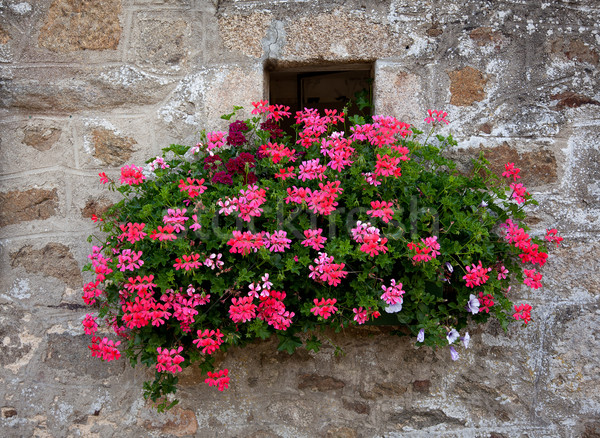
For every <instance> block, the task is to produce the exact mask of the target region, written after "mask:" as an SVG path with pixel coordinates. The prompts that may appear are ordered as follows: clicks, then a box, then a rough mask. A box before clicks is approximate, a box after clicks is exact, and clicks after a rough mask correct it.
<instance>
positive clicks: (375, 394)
mask: <svg viewBox="0 0 600 438" xmlns="http://www.w3.org/2000/svg"><path fill="white" fill-rule="evenodd" d="M407 390H408V388H407V387H406V386H404V385H401V384H398V383H376V384H375V385H374V386H373V388H371V389H369V390H365V391H361V392H360V396H361V397H362V398H364V399H367V400H376V399H378V398H380V397H397V396H401V395H402V394H404V393H405V392H406V391H407Z"/></svg>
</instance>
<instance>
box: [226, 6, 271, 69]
mask: <svg viewBox="0 0 600 438" xmlns="http://www.w3.org/2000/svg"><path fill="white" fill-rule="evenodd" d="M272 20H273V15H272V14H270V13H266V12H252V13H251V14H248V15H241V14H234V15H224V16H221V17H219V21H218V23H219V35H220V36H221V39H222V40H223V45H224V46H225V47H227V48H228V49H229V50H232V51H239V52H242V53H243V54H244V55H246V56H252V57H254V58H260V57H261V55H262V54H263V47H262V40H263V38H264V37H265V36H266V34H267V29H268V28H269V26H270V25H271V21H272ZM240 29H252V32H240V31H239V30H240Z"/></svg>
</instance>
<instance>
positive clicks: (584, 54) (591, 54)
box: [550, 38, 600, 65]
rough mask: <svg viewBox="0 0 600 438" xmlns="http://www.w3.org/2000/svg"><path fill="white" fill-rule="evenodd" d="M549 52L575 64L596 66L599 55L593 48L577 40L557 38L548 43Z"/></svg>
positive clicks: (599, 59) (599, 58)
mask: <svg viewBox="0 0 600 438" xmlns="http://www.w3.org/2000/svg"><path fill="white" fill-rule="evenodd" d="M550 52H551V53H554V54H560V55H562V56H564V57H566V58H567V59H569V60H572V61H575V62H585V63H588V64H592V65H598V62H599V61H600V55H598V51H597V50H595V49H594V47H593V46H592V45H590V44H588V43H586V42H584V41H582V40H581V39H579V38H575V39H568V38H558V39H555V40H553V41H552V42H551V43H550Z"/></svg>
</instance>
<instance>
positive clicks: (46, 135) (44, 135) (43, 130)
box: [23, 125, 61, 151]
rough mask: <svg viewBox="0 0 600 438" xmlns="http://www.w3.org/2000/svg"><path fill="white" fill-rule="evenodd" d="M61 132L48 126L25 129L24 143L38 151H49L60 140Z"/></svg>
mask: <svg viewBox="0 0 600 438" xmlns="http://www.w3.org/2000/svg"><path fill="white" fill-rule="evenodd" d="M60 134H61V130H60V129H58V128H54V127H47V126H39V125H38V126H28V127H26V128H25V129H23V143H25V144H26V145H27V146H31V147H32V148H34V149H37V150H38V151H47V150H48V149H50V148H51V147H52V146H54V143H56V142H57V141H58V139H59V138H60Z"/></svg>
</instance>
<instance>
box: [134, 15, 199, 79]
mask: <svg viewBox="0 0 600 438" xmlns="http://www.w3.org/2000/svg"><path fill="white" fill-rule="evenodd" d="M138 27H139V28H138V29H137V35H136V42H135V46H134V47H135V54H136V59H137V61H138V64H140V65H144V66H145V67H147V68H149V69H150V70H153V71H178V70H179V69H181V67H183V66H185V65H186V64H187V62H188V56H189V53H190V46H189V42H188V40H189V37H190V27H189V25H188V23H187V22H186V20H183V19H182V20H174V21H166V20H163V19H158V18H157V19H146V18H145V19H141V20H140V21H139V25H138Z"/></svg>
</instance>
